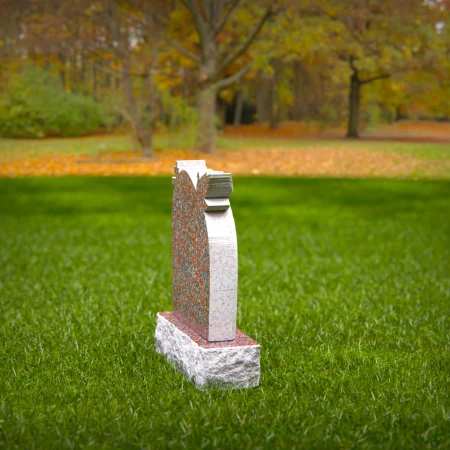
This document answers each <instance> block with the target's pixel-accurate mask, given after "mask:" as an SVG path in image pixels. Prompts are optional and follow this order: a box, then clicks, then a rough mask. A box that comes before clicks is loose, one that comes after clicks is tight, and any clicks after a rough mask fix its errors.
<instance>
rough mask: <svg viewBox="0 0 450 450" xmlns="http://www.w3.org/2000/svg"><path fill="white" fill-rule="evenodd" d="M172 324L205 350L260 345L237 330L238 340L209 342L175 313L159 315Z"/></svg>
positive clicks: (161, 313)
mask: <svg viewBox="0 0 450 450" xmlns="http://www.w3.org/2000/svg"><path fill="white" fill-rule="evenodd" d="M158 314H159V315H161V316H162V317H164V318H165V319H167V320H168V321H169V322H170V323H173V324H174V325H175V326H176V327H177V328H178V329H179V330H180V331H182V332H183V333H184V334H186V335H188V336H189V337H190V338H191V339H192V340H193V341H194V342H195V343H197V344H198V345H199V346H200V347H203V348H226V347H247V346H253V345H259V344H258V343H257V342H256V341H254V340H253V339H252V338H249V337H248V336H247V335H246V334H244V333H243V332H242V331H240V330H237V329H236V339H234V340H233V341H220V342H208V341H207V340H206V339H203V338H202V337H201V336H200V335H199V334H197V333H195V331H194V330H193V329H192V328H190V327H189V326H188V325H187V324H186V322H185V321H184V320H183V319H182V318H181V317H179V315H177V313H174V312H160V313H158Z"/></svg>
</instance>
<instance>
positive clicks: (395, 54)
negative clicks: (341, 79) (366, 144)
mask: <svg viewBox="0 0 450 450" xmlns="http://www.w3.org/2000/svg"><path fill="white" fill-rule="evenodd" d="M322 5H323V6H322V7H323V9H322V12H323V13H324V14H325V15H326V17H327V18H328V19H330V21H331V22H330V33H331V35H332V36H333V37H334V46H333V48H334V51H335V52H336V55H337V56H338V57H339V58H340V59H341V60H342V61H343V62H345V63H346V64H347V67H348V70H349V116H348V126H347V137H349V138H355V137H358V136H359V122H360V114H361V113H360V110H361V91H362V87H363V86H366V85H368V84H370V83H373V82H375V81H377V80H380V79H384V78H389V77H391V76H393V75H394V74H398V73H401V72H406V71H407V70H409V69H414V65H415V64H416V63H417V60H419V59H420V58H421V57H422V56H423V55H424V54H425V50H426V48H427V46H428V44H429V40H430V39H433V38H434V37H435V35H436V30H435V28H434V26H435V24H434V23H433V20H432V17H431V15H432V10H431V8H430V6H429V4H428V3H427V2H423V1H422V0H412V1H409V2H399V1H397V0H382V1H372V0H351V1H349V2H347V3H345V4H344V3H343V2H340V1H338V0H331V1H327V2H324V3H323V4H322Z"/></svg>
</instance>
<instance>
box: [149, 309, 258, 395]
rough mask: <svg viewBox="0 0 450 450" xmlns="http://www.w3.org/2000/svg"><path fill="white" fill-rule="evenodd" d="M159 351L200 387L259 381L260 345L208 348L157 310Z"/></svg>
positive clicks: (235, 386)
mask: <svg viewBox="0 0 450 450" xmlns="http://www.w3.org/2000/svg"><path fill="white" fill-rule="evenodd" d="M155 346H156V351H157V352H158V353H160V354H163V355H165V357H166V358H167V359H168V360H169V361H170V362H171V363H172V364H173V365H174V366H175V367H176V368H177V369H178V370H179V371H181V372H182V373H183V374H184V375H185V376H186V377H187V378H188V379H189V380H190V381H192V382H194V383H195V385H196V386H197V387H198V388H199V389H204V388H205V387H207V386H218V387H220V388H223V389H243V388H250V387H256V386H258V385H259V376H260V363H259V355H260V348H261V347H260V346H259V345H257V344H256V345H244V346H224V347H215V348H208V344H205V345H202V344H201V343H200V345H199V343H197V342H195V341H194V340H193V339H192V338H191V337H190V336H188V335H187V334H186V333H185V332H183V331H181V330H180V329H179V328H178V327H177V326H176V325H175V324H174V323H172V322H170V321H169V320H167V319H166V318H165V317H163V316H162V315H161V313H158V314H157V324H156V332H155Z"/></svg>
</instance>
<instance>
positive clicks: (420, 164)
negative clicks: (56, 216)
mask: <svg viewBox="0 0 450 450" xmlns="http://www.w3.org/2000/svg"><path fill="white" fill-rule="evenodd" d="M178 159H206V160H207V164H208V167H213V168H215V169H218V170H225V171H229V172H231V173H233V174H234V175H288V176H289V175H290V176H298V175H303V176H327V177H328V176H329V177H400V178H410V177H416V176H420V177H437V178H441V177H443V178H448V177H449V175H450V164H449V163H445V162H442V161H432V160H424V159H419V158H415V157H413V156H411V155H398V154H387V153H381V152H370V151H368V150H348V149H345V150H344V149H333V148H327V147H314V148H310V149H304V150H298V149H247V150H243V151H239V152H236V151H219V152H218V153H217V154H216V155H213V156H209V155H204V154H201V153H195V152H187V151H181V150H166V151H163V152H159V153H158V154H157V156H156V158H155V159H153V160H142V159H140V158H139V157H137V156H136V154H135V153H110V154H105V155H102V156H101V157H96V158H95V159H93V157H92V156H88V155H47V156H42V157H35V158H24V159H14V160H10V161H2V162H0V176H6V177H18V176H40V175H56V176H63V175H100V176H110V175H169V174H172V173H173V166H174V163H175V161H176V160H178Z"/></svg>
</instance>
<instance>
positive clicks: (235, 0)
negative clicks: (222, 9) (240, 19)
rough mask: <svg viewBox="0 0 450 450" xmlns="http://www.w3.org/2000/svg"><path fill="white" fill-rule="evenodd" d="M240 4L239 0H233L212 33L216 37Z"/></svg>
mask: <svg viewBox="0 0 450 450" xmlns="http://www.w3.org/2000/svg"><path fill="white" fill-rule="evenodd" d="M240 3H241V0H233V4H232V5H231V7H230V9H229V10H228V11H227V12H226V14H225V15H224V16H223V17H222V20H221V21H220V22H219V23H218V24H217V26H216V27H215V29H214V33H215V35H216V36H217V35H218V34H219V33H220V32H221V31H222V28H223V27H224V26H225V25H226V24H227V22H228V21H229V20H230V19H231V17H232V16H233V15H234V13H235V12H236V11H237V8H238V7H239V4H240Z"/></svg>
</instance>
